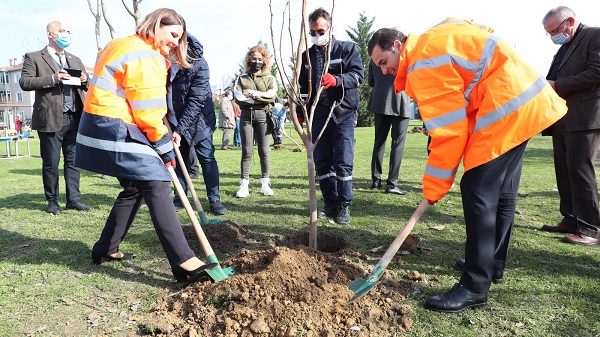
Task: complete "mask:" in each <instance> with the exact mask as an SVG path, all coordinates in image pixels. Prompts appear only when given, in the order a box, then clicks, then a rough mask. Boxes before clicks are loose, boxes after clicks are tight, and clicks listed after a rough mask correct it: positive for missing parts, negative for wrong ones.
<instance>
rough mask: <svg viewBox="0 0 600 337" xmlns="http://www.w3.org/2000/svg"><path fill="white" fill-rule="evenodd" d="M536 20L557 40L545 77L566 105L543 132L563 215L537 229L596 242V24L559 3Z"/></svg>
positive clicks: (599, 65)
mask: <svg viewBox="0 0 600 337" xmlns="http://www.w3.org/2000/svg"><path fill="white" fill-rule="evenodd" d="M542 24H543V25H544V30H546V32H547V35H549V36H550V38H551V39H552V41H553V42H554V43H555V44H559V45H561V47H560V48H559V49H558V52H557V53H556V55H555V56H554V59H553V60H552V65H551V66H550V71H549V72H548V76H546V79H547V80H548V82H549V83H550V85H551V86H552V87H553V88H554V90H556V92H557V93H558V95H559V96H560V97H562V98H563V99H565V100H566V101H567V107H568V109H569V110H568V112H567V114H566V115H565V117H563V118H562V119H561V120H559V121H558V122H556V123H555V124H554V125H553V126H552V127H551V128H550V129H549V130H546V132H544V134H551V135H552V145H553V148H554V169H555V171H556V183H557V187H558V194H559V196H560V213H561V214H562V216H563V220H562V221H561V222H560V223H558V225H555V226H551V225H544V226H543V227H542V230H544V231H548V232H560V233H569V234H572V235H571V236H567V237H565V238H563V242H567V243H572V244H580V245H586V246H593V245H597V244H599V243H600V212H599V211H598V185H597V182H596V172H595V170H594V163H595V160H596V154H597V153H598V146H600V28H598V27H588V26H587V25H584V24H582V23H580V22H579V20H577V17H576V16H575V13H574V12H573V10H571V9H570V8H568V7H565V6H560V7H556V8H553V9H551V10H550V11H549V12H548V13H547V14H546V16H544V19H543V20H542ZM550 132H551V133H550Z"/></svg>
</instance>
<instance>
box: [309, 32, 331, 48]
mask: <svg viewBox="0 0 600 337" xmlns="http://www.w3.org/2000/svg"><path fill="white" fill-rule="evenodd" d="M310 41H311V42H312V43H314V44H316V45H317V46H319V47H323V46H324V45H326V44H327V43H329V35H327V34H323V35H320V36H311V37H310Z"/></svg>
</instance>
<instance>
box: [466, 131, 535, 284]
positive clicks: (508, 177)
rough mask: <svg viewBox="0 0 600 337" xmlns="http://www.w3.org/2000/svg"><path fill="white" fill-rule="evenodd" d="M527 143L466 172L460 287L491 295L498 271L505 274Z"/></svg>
mask: <svg viewBox="0 0 600 337" xmlns="http://www.w3.org/2000/svg"><path fill="white" fill-rule="evenodd" d="M526 145H527V142H524V143H523V144H521V145H519V146H517V147H515V148H513V149H512V150H510V151H508V152H506V153H505V154H503V155H501V156H500V157H498V158H496V159H494V160H492V161H490V162H488V163H485V164H483V165H480V166H477V167H475V168H473V169H470V170H468V171H466V172H465V173H464V175H463V177H462V179H461V181H460V191H461V196H462V202H463V212H464V216H465V225H466V229H467V242H466V244H465V267H464V269H463V274H462V277H461V279H460V283H461V284H463V285H464V286H466V287H467V288H469V289H471V290H473V291H476V292H488V291H489V288H490V284H491V282H492V276H493V275H494V271H495V270H497V271H504V267H505V265H506V257H507V255H508V246H509V244H510V239H511V235H512V229H513V224H514V217H515V210H516V207H517V192H518V190H519V182H520V180H521V168H522V166H523V153H524V151H525V147H526Z"/></svg>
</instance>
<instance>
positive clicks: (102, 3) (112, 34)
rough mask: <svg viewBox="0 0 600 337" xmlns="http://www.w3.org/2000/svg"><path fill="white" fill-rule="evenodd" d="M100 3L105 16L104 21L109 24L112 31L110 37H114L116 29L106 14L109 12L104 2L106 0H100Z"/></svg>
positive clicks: (109, 29)
mask: <svg viewBox="0 0 600 337" xmlns="http://www.w3.org/2000/svg"><path fill="white" fill-rule="evenodd" d="M100 5H101V7H102V16H103V17H104V22H106V25H107V26H108V31H109V32H110V38H111V39H114V38H115V29H114V28H113V25H112V22H111V21H110V19H109V18H108V16H107V15H106V12H107V11H106V3H105V2H104V0H100Z"/></svg>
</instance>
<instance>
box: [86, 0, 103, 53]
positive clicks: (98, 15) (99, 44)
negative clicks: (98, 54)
mask: <svg viewBox="0 0 600 337" xmlns="http://www.w3.org/2000/svg"><path fill="white" fill-rule="evenodd" d="M99 1H100V0H96V12H94V8H93V7H92V2H91V1H90V0H87V3H88V7H89V8H90V12H91V13H92V15H93V16H94V19H95V21H96V22H95V25H94V28H95V30H96V47H98V50H100V49H102V41H101V40H100V20H101V19H102V13H101V12H100V2H99Z"/></svg>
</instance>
